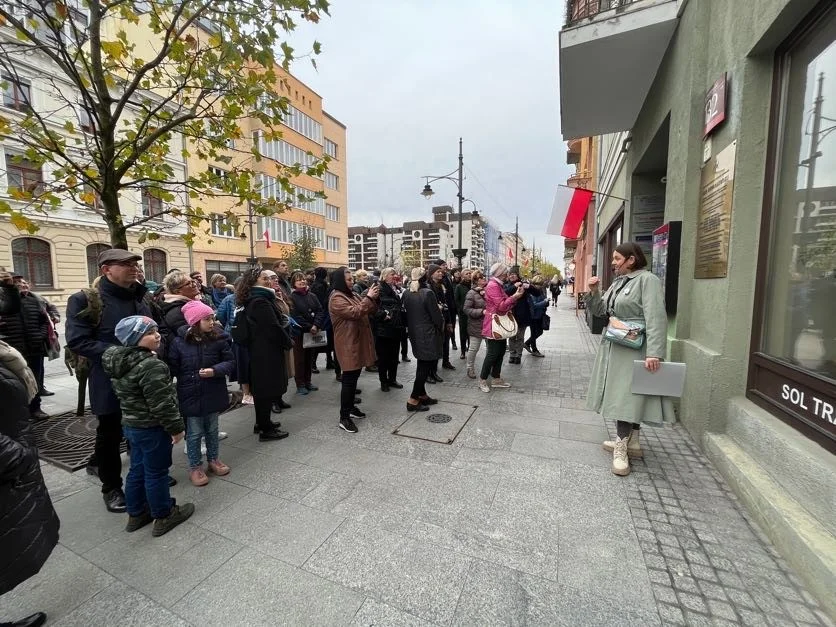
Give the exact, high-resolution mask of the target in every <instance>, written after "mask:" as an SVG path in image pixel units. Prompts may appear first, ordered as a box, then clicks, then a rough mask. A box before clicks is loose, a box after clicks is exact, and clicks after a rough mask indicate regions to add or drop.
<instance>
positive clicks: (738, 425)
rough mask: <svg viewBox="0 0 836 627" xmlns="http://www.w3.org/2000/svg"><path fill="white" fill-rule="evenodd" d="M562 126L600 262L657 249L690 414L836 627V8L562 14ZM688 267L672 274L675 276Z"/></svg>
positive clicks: (599, 8) (639, 3)
mask: <svg viewBox="0 0 836 627" xmlns="http://www.w3.org/2000/svg"><path fill="white" fill-rule="evenodd" d="M567 16H568V20H567V24H566V26H565V28H564V29H563V30H562V31H561V33H560V83H561V117H562V130H563V134H564V137H565V138H566V139H576V138H582V137H597V138H598V142H599V156H598V158H597V162H598V164H599V167H600V173H599V174H598V176H597V177H596V178H595V186H594V187H593V189H596V190H599V191H601V192H603V193H606V194H609V195H610V197H605V196H603V195H601V196H600V200H599V204H598V207H597V210H596V220H595V223H596V231H597V237H596V238H595V241H594V242H593V244H594V246H595V247H596V248H597V250H596V252H597V258H598V260H599V267H600V268H602V269H603V268H605V267H606V264H607V262H608V258H607V252H608V250H609V249H610V248H611V246H612V243H613V242H616V241H620V240H635V241H637V242H639V244H641V245H643V246H644V247H646V248H648V249H649V250H650V251H651V259H652V263H651V268H652V270H653V271H654V272H655V273H657V274H658V275H659V276H660V277H663V278H664V281H665V296H666V307H667V309H668V315H669V325H668V338H667V339H668V355H667V356H666V357H667V358H668V359H670V360H673V361H682V362H685V363H686V364H687V366H688V375H687V378H686V384H685V392H684V394H683V396H682V398H681V399H680V401H679V403H678V407H677V412H678V418H679V420H680V421H681V422H682V424H683V425H684V426H685V427H686V428H687V429H688V431H689V432H690V433H691V434H692V435H693V436H694V438H695V439H696V441H697V442H698V443H699V444H700V446H702V448H703V450H704V451H705V452H706V454H707V455H708V456H709V457H710V458H711V460H712V461H713V462H714V465H715V466H716V468H717V469H718V470H719V471H720V472H721V473H722V474H723V475H724V477H725V478H726V480H727V481H728V482H729V484H730V485H731V486H732V488H733V489H734V490H735V491H736V493H737V494H738V496H739V497H740V499H741V501H742V502H743V503H744V504H745V505H746V506H747V507H748V509H749V511H750V513H751V514H752V516H753V517H754V518H755V519H756V520H757V521H758V523H759V524H760V526H761V528H762V529H763V530H764V531H765V532H766V533H767V534H768V535H769V536H770V539H771V540H772V541H773V543H774V544H775V545H776V547H777V548H778V550H779V551H780V552H781V553H782V554H783V556H784V557H785V558H786V559H787V560H788V561H789V562H790V563H791V564H793V566H794V567H795V568H796V571H797V572H798V573H799V575H801V576H802V577H803V578H804V579H805V583H806V584H807V585H808V587H809V589H810V590H811V591H812V592H813V593H814V594H816V595H817V596H818V597H819V600H820V602H821V603H822V606H823V607H825V608H826V610H827V611H828V612H829V613H830V614H831V616H836V600H835V599H836V597H834V596H833V590H832V582H833V581H834V580H836V561H834V559H833V556H834V555H836V522H835V521H836V455H834V454H835V453H836V410H833V408H834V407H836V325H834V323H833V321H834V320H836V317H834V315H833V303H834V302H836V271H834V268H836V249H834V247H833V245H832V242H833V241H834V240H836V221H835V220H834V214H836V212H835V211H834V206H836V191H835V190H836V178H834V172H836V165H835V164H836V133H833V132H832V130H833V122H832V120H833V119H836V108H834V103H836V80H834V78H833V77H834V76H836V5H834V3H833V2H832V1H819V0H762V1H760V2H757V3H744V2H732V1H729V0H703V1H696V0H626V1H625V0H620V1H619V2H617V3H616V2H603V1H602V2H597V1H595V2H588V1H584V0H569V2H568V4H567ZM673 259H676V265H674V264H673V263H672V261H673Z"/></svg>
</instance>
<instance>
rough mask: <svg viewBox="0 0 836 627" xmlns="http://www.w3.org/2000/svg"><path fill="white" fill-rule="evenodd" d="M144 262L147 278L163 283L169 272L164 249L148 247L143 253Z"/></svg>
mask: <svg viewBox="0 0 836 627" xmlns="http://www.w3.org/2000/svg"><path fill="white" fill-rule="evenodd" d="M142 264H143V266H144V267H145V279H146V280H148V281H154V282H155V283H162V282H163V278H165V275H166V273H167V272H168V264H167V262H166V255H165V251H164V250H160V249H158V248H148V249H146V251H145V252H144V253H142Z"/></svg>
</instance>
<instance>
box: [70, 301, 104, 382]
mask: <svg viewBox="0 0 836 627" xmlns="http://www.w3.org/2000/svg"><path fill="white" fill-rule="evenodd" d="M81 291H82V293H83V294H84V296H85V297H86V298H87V307H85V308H84V309H82V310H81V311H79V312H78V317H79V318H86V319H87V320H89V321H90V322H91V323H92V324H93V326H94V327H97V326H99V323H100V322H101V321H102V310H103V309H104V301H103V300H102V295H101V294H100V293H99V290H98V289H95V288H92V287H83V288H81ZM64 364H65V365H66V366H67V370H69V371H70V374H75V377H76V379H78V380H79V381H83V380H85V379H87V376H88V375H89V374H90V360H89V359H87V358H86V357H82V356H81V355H78V354H76V353H74V352H73V351H71V350H70V347H69V346H65V347H64Z"/></svg>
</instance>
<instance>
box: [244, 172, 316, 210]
mask: <svg viewBox="0 0 836 627" xmlns="http://www.w3.org/2000/svg"><path fill="white" fill-rule="evenodd" d="M260 183H261V197H262V198H263V199H264V200H268V199H270V198H275V199H276V200H278V201H280V202H284V203H287V204H288V205H290V206H291V207H295V208H296V209H302V210H303V211H309V212H311V213H316V214H318V215H321V216H324V215H325V199H324V198H320V197H317V196H315V194H316V192H314V191H311V190H309V189H305V188H304V187H299V186H298V185H293V184H291V185H290V188H291V190H292V192H291V193H288V192H286V191H285V190H284V189H283V188H282V186H281V184H280V183H279V181H278V180H276V179H275V177H272V176H268V175H266V174H261V175H260ZM300 196H301V197H302V199H300Z"/></svg>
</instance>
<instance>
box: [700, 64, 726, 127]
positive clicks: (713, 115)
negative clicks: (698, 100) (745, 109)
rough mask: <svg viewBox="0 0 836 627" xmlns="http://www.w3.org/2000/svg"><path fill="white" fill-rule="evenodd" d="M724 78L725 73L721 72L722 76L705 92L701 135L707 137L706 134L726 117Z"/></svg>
mask: <svg viewBox="0 0 836 627" xmlns="http://www.w3.org/2000/svg"><path fill="white" fill-rule="evenodd" d="M726 80H727V74H726V73H725V72H723V76H721V77H720V78H718V79H717V80H716V81H714V84H713V85H712V86H711V89H709V90H708V92H706V94H705V126H704V127H703V137H708V134H709V133H710V132H711V131H713V130H714V129H715V128H716V127H717V126H719V125H720V124H722V122H723V120H725V119H726Z"/></svg>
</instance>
